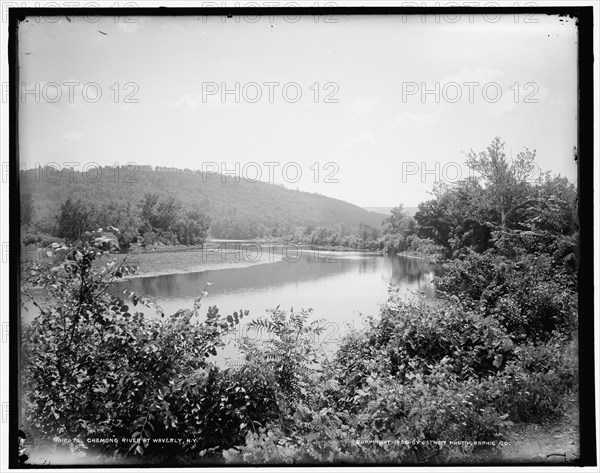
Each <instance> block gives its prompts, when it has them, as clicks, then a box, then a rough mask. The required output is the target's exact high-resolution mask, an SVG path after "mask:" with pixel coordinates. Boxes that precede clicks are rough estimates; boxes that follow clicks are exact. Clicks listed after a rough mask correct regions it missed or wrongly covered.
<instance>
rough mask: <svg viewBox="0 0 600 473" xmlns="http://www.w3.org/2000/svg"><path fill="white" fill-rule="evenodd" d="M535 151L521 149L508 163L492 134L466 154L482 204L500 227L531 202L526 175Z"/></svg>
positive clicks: (529, 169) (532, 165) (498, 139)
mask: <svg viewBox="0 0 600 473" xmlns="http://www.w3.org/2000/svg"><path fill="white" fill-rule="evenodd" d="M534 160H535V150H534V151H530V150H529V149H527V148H525V150H524V151H522V152H520V153H518V154H517V157H516V158H515V159H514V160H513V161H512V162H509V161H508V160H507V157H506V153H505V152H504V142H502V141H500V138H498V137H496V138H494V140H493V141H492V143H491V144H490V146H488V147H487V149H486V150H485V151H482V152H480V153H475V152H474V151H473V150H471V151H470V152H469V153H468V154H467V161H466V164H467V166H469V168H471V169H472V170H474V171H476V172H477V173H479V175H480V177H479V179H481V181H482V182H483V187H484V189H485V201H484V202H485V204H486V205H487V206H488V208H489V211H490V217H491V218H493V219H494V220H493V223H496V224H498V225H500V226H501V227H506V226H509V224H514V221H515V220H516V219H514V220H512V217H514V216H515V212H516V211H517V210H519V209H523V208H525V207H526V206H527V205H529V204H531V203H533V202H535V199H533V198H532V196H531V194H530V192H529V190H530V186H529V183H528V182H527V178H528V176H529V175H530V174H531V172H532V170H533V169H534V166H535V165H534V164H533V162H534Z"/></svg>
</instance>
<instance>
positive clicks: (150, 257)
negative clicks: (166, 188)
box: [112, 240, 402, 281]
mask: <svg viewBox="0 0 600 473" xmlns="http://www.w3.org/2000/svg"><path fill="white" fill-rule="evenodd" d="M258 248H260V251H259V250H258ZM284 249H285V250H286V251H287V257H288V260H287V261H290V262H293V261H295V259H296V258H297V257H298V255H300V254H301V253H303V252H305V253H306V252H310V253H311V254H312V252H319V254H320V256H321V257H322V258H335V257H336V256H339V253H351V252H352V253H355V252H358V253H369V254H383V252H382V251H376V250H375V251H374V250H368V249H360V248H358V249H357V248H348V247H341V246H336V247H332V246H320V245H298V244H295V243H285V242H283V241H281V240H209V241H207V242H206V243H205V244H204V246H199V245H190V246H186V245H156V246H152V247H150V248H144V249H141V250H136V251H132V252H129V253H118V254H116V255H112V256H114V257H115V259H116V261H117V262H118V263H121V262H122V261H123V260H124V259H125V258H127V264H129V265H132V266H136V267H137V270H136V273H135V274H128V275H124V276H123V277H122V278H120V279H117V280H116V281H125V280H129V279H137V278H148V277H156V276H168V275H172V274H189V273H197V272H202V271H214V270H222V269H233V268H247V267H251V266H256V265H260V264H273V263H278V262H280V261H285V260H286V259H285V258H286V255H284V254H283V252H284ZM400 256H402V255H400Z"/></svg>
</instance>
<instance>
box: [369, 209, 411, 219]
mask: <svg viewBox="0 0 600 473" xmlns="http://www.w3.org/2000/svg"><path fill="white" fill-rule="evenodd" d="M363 208H364V209H365V210H367V211H369V212H376V213H378V214H382V215H391V214H392V209H393V208H394V207H363ZM403 209H404V210H405V211H406V212H407V213H408V215H410V216H411V217H414V216H415V214H416V213H417V211H418V210H419V207H403Z"/></svg>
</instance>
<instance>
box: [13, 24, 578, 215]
mask: <svg viewBox="0 0 600 473" xmlns="http://www.w3.org/2000/svg"><path fill="white" fill-rule="evenodd" d="M69 20H70V21H69ZM576 41H577V26H576V24H575V21H574V20H572V19H570V18H564V17H563V18H559V17H557V16H545V15H536V16H535V17H525V15H519V16H514V15H504V16H502V17H494V16H491V15H490V16H489V17H483V16H478V15H469V16H467V15H463V16H462V17H459V18H457V17H450V16H447V17H441V16H437V17H436V16H433V15H429V16H422V15H415V16H403V15H388V16H366V15H357V16H339V17H331V18H324V17H320V18H315V17H312V16H306V17H288V18H284V17H267V16H264V17H258V18H253V17H248V18H243V17H242V18H240V17H233V18H223V17H220V16H215V17H208V18H206V17H168V16H165V17H129V18H123V17H121V18H115V17H102V18H82V17H72V18H69V19H66V18H64V17H63V18H61V19H39V18H34V17H31V18H29V19H28V21H25V22H22V23H21V24H20V27H19V66H20V69H19V74H20V79H19V80H20V84H21V105H20V123H19V133H20V155H21V166H22V167H27V168H30V167H33V166H35V165H41V166H43V165H45V164H47V163H58V164H61V165H63V163H77V164H69V165H65V166H74V167H75V169H79V170H88V171H89V170H90V169H91V168H93V167H94V166H96V165H115V164H118V165H120V166H124V165H126V164H127V163H135V165H152V166H169V167H176V168H189V169H198V170H205V171H208V172H216V171H231V172H232V173H233V174H237V175H238V176H240V177H241V178H246V179H255V178H260V179H261V180H263V181H269V182H275V183H277V184H283V185H285V186H286V187H289V188H291V189H296V188H298V189H300V190H304V191H309V192H318V193H320V194H324V195H327V196H330V197H334V198H338V199H342V200H345V201H348V202H351V203H354V204H356V205H360V206H364V207H378V206H381V207H391V206H396V205H398V204H404V205H405V206H416V205H417V204H418V203H419V202H422V201H424V200H427V199H428V198H429V197H430V196H429V194H428V191H430V190H431V188H432V185H433V183H434V182H435V181H436V180H444V181H447V182H453V181H455V180H457V179H458V178H460V177H466V176H467V175H468V170H467V168H466V167H465V166H464V160H465V155H464V153H467V152H469V151H470V150H471V149H473V150H475V151H482V150H484V149H485V148H486V146H488V145H489V144H490V143H491V141H492V139H493V138H494V137H495V136H499V137H500V138H501V139H502V140H503V141H504V142H506V148H505V149H506V152H507V155H508V156H511V155H512V156H515V155H516V154H517V153H519V152H520V151H523V150H524V149H525V148H529V149H531V150H533V149H535V150H536V152H537V163H538V165H539V167H538V168H536V169H535V170H533V171H532V174H531V178H532V179H534V178H536V177H537V175H538V174H539V172H542V171H552V172H553V173H557V174H561V175H563V176H566V177H568V178H569V179H570V180H571V181H573V182H574V181H575V179H576V166H575V164H574V162H573V148H574V146H575V145H576V143H577V138H576V131H577V50H576V48H577V43H576ZM38 163H39V164H38ZM236 163H238V164H236ZM251 163H254V164H251ZM236 166H237V167H236ZM229 179H235V178H234V177H233V176H230V177H229Z"/></svg>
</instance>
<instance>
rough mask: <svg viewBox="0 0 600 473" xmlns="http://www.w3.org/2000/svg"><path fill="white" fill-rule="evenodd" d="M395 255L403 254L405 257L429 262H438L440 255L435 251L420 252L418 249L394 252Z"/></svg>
mask: <svg viewBox="0 0 600 473" xmlns="http://www.w3.org/2000/svg"><path fill="white" fill-rule="evenodd" d="M396 255H397V256H403V257H405V258H415V259H420V260H425V261H429V262H431V263H438V262H439V261H440V260H441V259H442V256H441V255H439V254H436V253H421V252H419V251H401V252H400V253H396Z"/></svg>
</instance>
